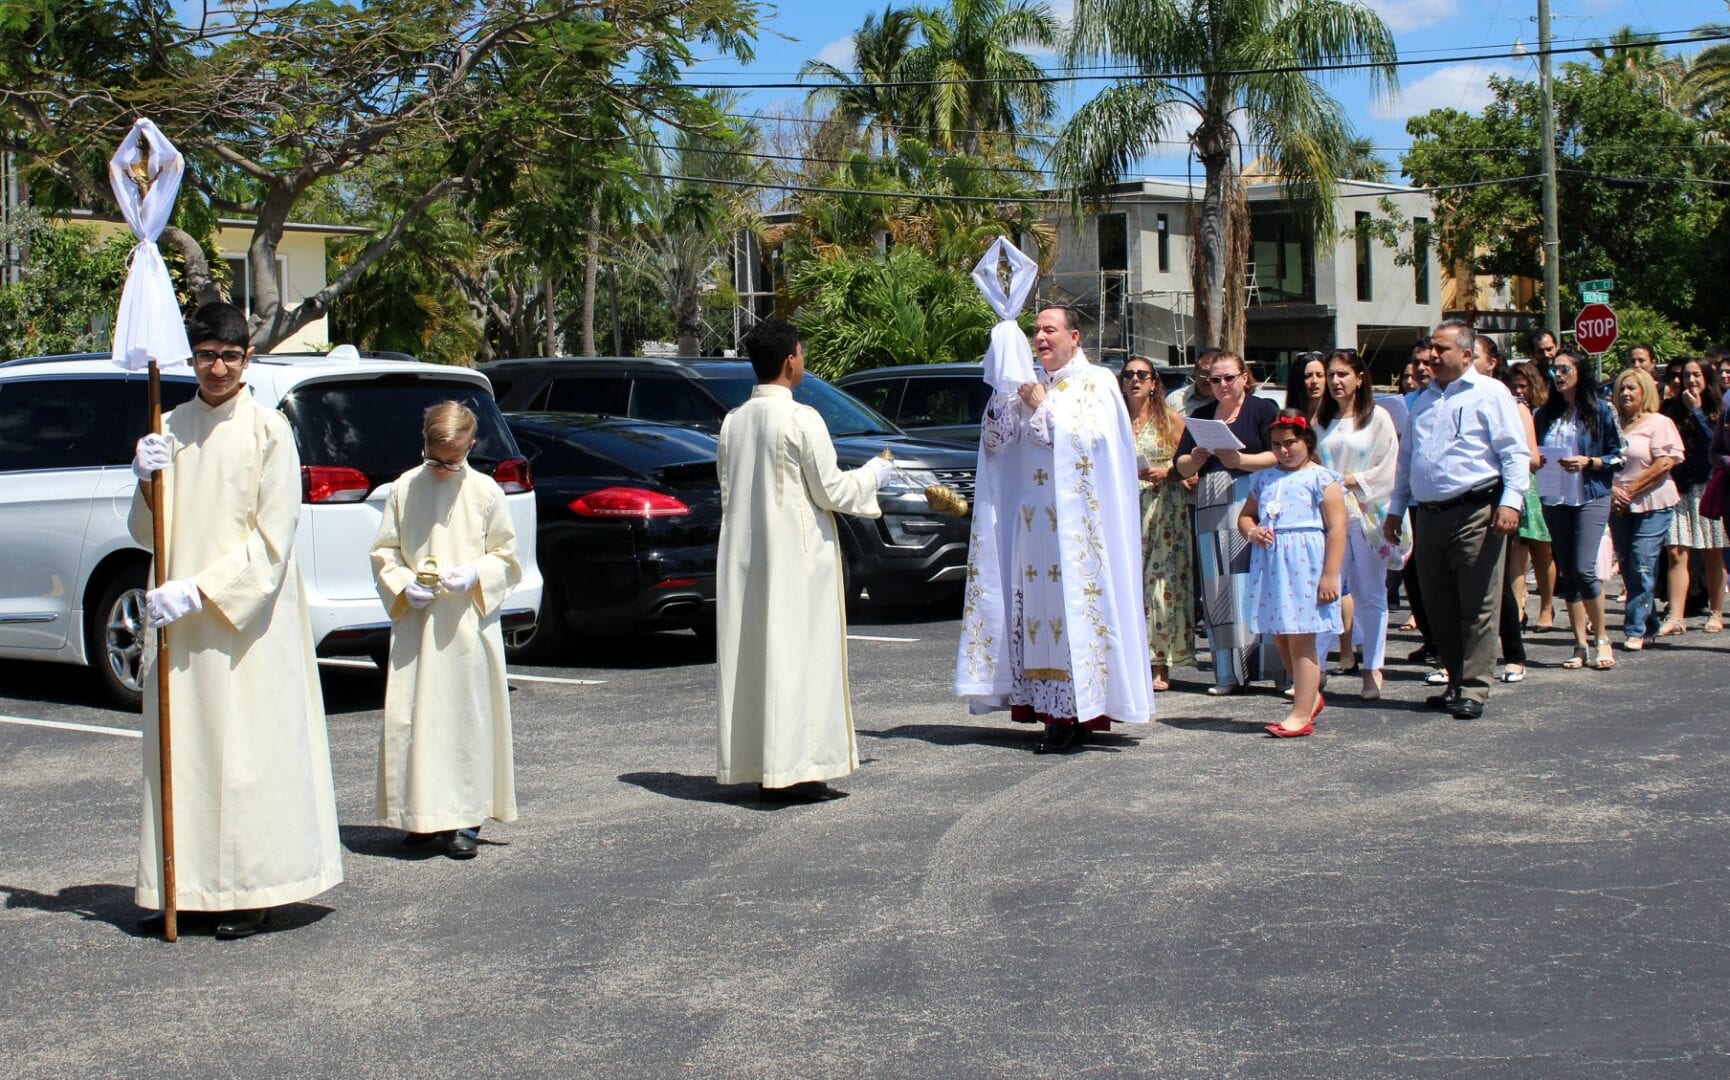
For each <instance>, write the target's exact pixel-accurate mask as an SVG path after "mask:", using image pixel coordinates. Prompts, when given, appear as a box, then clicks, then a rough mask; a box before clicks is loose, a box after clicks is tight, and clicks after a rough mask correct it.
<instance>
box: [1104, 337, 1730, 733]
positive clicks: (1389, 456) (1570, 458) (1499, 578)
mask: <svg viewBox="0 0 1730 1080" xmlns="http://www.w3.org/2000/svg"><path fill="white" fill-rule="evenodd" d="M1530 354H1531V359H1527V360H1519V361H1517V362H1513V363H1510V362H1509V361H1508V359H1507V358H1506V357H1505V356H1504V354H1503V352H1502V349H1501V347H1500V346H1499V345H1498V343H1497V342H1496V341H1495V339H1493V338H1492V337H1490V336H1489V335H1486V334H1479V333H1476V332H1475V331H1474V330H1473V329H1472V327H1471V326H1469V325H1468V324H1466V323H1464V322H1459V321H1454V320H1450V321H1449V322H1446V323H1443V324H1442V325H1441V326H1439V327H1437V328H1436V331H1435V332H1434V333H1433V334H1431V335H1429V336H1428V337H1426V338H1425V339H1423V340H1421V341H1419V342H1418V343H1416V345H1414V347H1413V349H1412V354H1411V359H1410V362H1409V363H1407V364H1406V365H1405V367H1404V369H1403V370H1402V371H1401V372H1400V373H1399V376H1398V379H1397V383H1396V386H1395V388H1394V390H1395V392H1394V393H1391V394H1382V395H1378V394H1377V393H1376V391H1375V388H1374V386H1373V379H1372V375H1371V373H1370V371H1369V369H1368V366H1367V364H1366V363H1365V361H1364V359H1363V357H1361V356H1360V355H1359V354H1358V352H1357V350H1355V349H1350V348H1338V349H1334V350H1332V351H1330V352H1306V353H1300V354H1298V355H1296V356H1294V357H1293V358H1292V359H1291V361H1290V363H1289V365H1288V369H1287V376H1288V377H1287V379H1286V383H1285V387H1284V397H1285V400H1284V405H1285V408H1284V409H1283V410H1281V409H1280V408H1279V406H1278V404H1277V403H1276V402H1274V401H1272V400H1269V399H1267V398H1265V397H1262V396H1257V395H1256V394H1255V385H1256V384H1255V380H1254V376H1253V375H1252V373H1251V372H1250V370H1249V367H1248V365H1247V364H1246V363H1245V361H1244V359H1243V358H1242V357H1241V356H1238V355H1237V354H1235V353H1230V352H1224V351H1221V350H1216V349H1210V350H1206V351H1204V352H1203V353H1202V354H1201V355H1200V356H1198V357H1197V360H1196V363H1195V367H1194V369H1193V373H1192V378H1191V380H1190V382H1189V383H1188V385H1186V386H1183V387H1181V388H1179V389H1177V390H1175V391H1173V392H1171V393H1170V394H1164V393H1162V390H1161V387H1160V384H1159V375H1158V370H1157V368H1156V367H1155V365H1154V364H1153V362H1152V361H1151V360H1149V359H1147V358H1146V357H1142V356H1132V357H1130V358H1129V360H1127V361H1126V362H1125V363H1124V365H1123V368H1122V370H1121V372H1120V382H1121V389H1122V393H1123V399H1124V403H1125V405H1126V407H1127V411H1128V413H1129V416H1130V423H1131V426H1132V429H1133V431H1134V435H1135V446H1136V451H1137V453H1138V455H1139V459H1138V464H1139V466H1140V467H1139V483H1140V490H1141V514H1142V556H1143V570H1144V579H1143V580H1144V587H1145V596H1144V606H1145V608H1146V612H1147V619H1146V622H1147V639H1148V645H1149V650H1150V655H1151V663H1152V675H1153V685H1154V688H1155V689H1156V690H1161V691H1163V690H1167V689H1169V688H1171V687H1172V685H1173V680H1172V670H1173V669H1174V668H1176V667H1182V666H1185V665H1194V664H1197V663H1198V662H1199V658H1200V657H1203V656H1205V657H1209V658H1210V663H1209V666H1210V667H1211V677H1212V678H1211V683H1212V684H1211V685H1210V686H1208V687H1207V692H1208V693H1209V694H1214V695H1224V694H1232V693H1236V692H1238V691H1239V690H1240V689H1242V688H1243V687H1245V686H1247V685H1249V684H1252V683H1256V682H1266V683H1270V684H1272V685H1273V686H1275V687H1278V688H1281V689H1283V690H1284V693H1285V694H1286V695H1287V697H1289V698H1291V699H1292V706H1291V709H1290V712H1289V715H1288V716H1287V717H1286V719H1285V720H1284V721H1282V722H1281V723H1279V724H1277V725H1270V730H1272V731H1273V733H1274V734H1276V735H1285V736H1290V735H1302V734H1308V733H1309V732H1310V731H1312V730H1313V722H1314V718H1315V717H1316V715H1317V714H1319V713H1320V711H1321V709H1322V708H1323V705H1324V701H1323V697H1322V694H1321V692H1320V689H1319V683H1320V682H1321V681H1322V679H1325V676H1322V677H1321V678H1315V677H1314V673H1315V672H1316V671H1317V670H1318V668H1320V667H1321V665H1325V664H1326V663H1327V661H1328V659H1329V657H1330V656H1331V655H1333V654H1334V653H1335V651H1336V650H1337V655H1338V666H1337V667H1335V668H1333V669H1332V673H1334V674H1346V675H1355V676H1357V677H1358V678H1360V679H1361V685H1359V686H1358V687H1357V689H1356V692H1357V693H1358V694H1359V695H1361V696H1362V697H1363V698H1365V699H1375V698H1377V697H1379V696H1380V695H1381V693H1382V688H1383V685H1384V682H1383V680H1384V674H1383V672H1384V668H1385V667H1386V665H1387V664H1388V663H1389V660H1390V658H1389V657H1388V655H1387V644H1388V640H1387V639H1388V633H1389V630H1390V619H1389V611H1390V608H1391V607H1392V606H1393V603H1392V601H1393V598H1395V597H1397V596H1398V595H1399V594H1400V592H1401V591H1403V592H1404V594H1405V598H1406V603H1407V606H1408V607H1409V609H1410V612H1411V618H1410V620H1408V621H1407V622H1406V623H1405V624H1403V625H1401V626H1399V627H1398V629H1399V630H1402V631H1416V632H1417V633H1418V634H1419V636H1420V638H1421V644H1420V645H1419V646H1418V648H1417V649H1415V650H1414V651H1413V652H1412V653H1411V654H1410V655H1408V656H1406V657H1405V658H1404V659H1405V661H1406V662H1408V663H1418V664H1423V665H1425V666H1427V667H1430V668H1431V669H1432V670H1431V671H1430V672H1429V673H1428V674H1427V675H1426V680H1427V681H1428V682H1429V683H1431V684H1432V685H1434V686H1437V687H1440V688H1441V689H1440V692H1439V693H1437V694H1436V695H1435V696H1434V697H1432V698H1430V699H1429V703H1430V704H1431V705H1432V706H1434V707H1436V708H1440V709H1444V710H1446V711H1448V712H1450V713H1451V714H1453V715H1456V716H1460V717H1462V718H1469V717H1473V716H1477V715H1481V713H1482V711H1483V707H1484V705H1485V703H1486V702H1487V700H1488V696H1489V689H1490V684H1491V683H1492V682H1500V683H1505V684H1507V683H1518V682H1521V681H1523V680H1524V679H1525V678H1526V664H1527V652H1526V637H1527V635H1528V634H1534V633H1543V632H1548V631H1553V630H1554V629H1556V627H1558V625H1560V626H1562V627H1565V628H1566V631H1567V632H1568V633H1569V634H1570V635H1571V638H1572V643H1571V649H1570V651H1569V653H1568V655H1567V656H1566V657H1565V658H1564V659H1563V660H1562V661H1561V663H1560V667H1561V668H1563V669H1567V670H1579V669H1587V668H1589V669H1592V670H1596V671H1608V670H1610V669H1611V668H1614V667H1615V666H1616V664H1617V654H1616V650H1615V648H1614V644H1613V639H1612V628H1611V623H1612V622H1613V621H1614V620H1615V618H1616V615H1615V612H1614V610H1613V605H1612V604H1610V603H1609V602H1608V598H1607V596H1606V583H1607V582H1608V581H1609V580H1611V579H1612V578H1613V577H1618V576H1619V578H1620V581H1621V584H1622V594H1621V596H1620V597H1619V601H1618V602H1619V604H1620V607H1621V609H1622V611H1621V631H1622V645H1623V648H1624V649H1625V650H1627V651H1639V650H1642V649H1645V648H1647V647H1649V646H1650V645H1651V643H1652V642H1653V641H1654V639H1658V638H1662V637H1668V636H1674V635H1678V634H1682V633H1685V632H1686V631H1687V630H1688V629H1689V619H1688V613H1689V611H1690V603H1691V599H1690V592H1691V587H1693V586H1695V585H1703V586H1704V588H1703V592H1704V597H1705V599H1704V603H1703V605H1702V606H1703V609H1704V612H1705V616H1706V617H1705V620H1704V622H1703V623H1702V624H1701V625H1700V629H1701V630H1702V631H1703V632H1705V633H1708V634H1716V633H1719V632H1721V631H1722V630H1723V624H1724V620H1723V611H1724V602H1725V595H1726V594H1725V576H1726V575H1725V565H1726V564H1725V559H1726V555H1727V554H1730V553H1727V552H1726V547H1727V540H1726V534H1725V525H1724V520H1723V494H1722V490H1719V491H1717V492H1713V491H1712V490H1710V489H1712V488H1715V487H1720V486H1721V485H1723V484H1724V483H1725V480H1724V479H1723V477H1724V476H1725V473H1726V471H1727V470H1730V422H1727V419H1726V417H1727V415H1730V410H1726V409H1725V407H1724V393H1725V386H1726V385H1727V383H1730V350H1726V349H1725V348H1723V347H1715V348H1713V349H1709V350H1707V352H1706V353H1705V354H1704V355H1703V356H1700V357H1691V356H1684V357H1676V358H1673V359H1671V360H1670V361H1669V363H1667V364H1664V365H1660V364H1659V363H1658V358H1657V351H1656V350H1655V349H1653V348H1652V347H1650V346H1645V345H1640V346H1635V347H1634V348H1633V349H1631V350H1630V356H1629V364H1628V366H1627V367H1626V368H1625V369H1624V370H1622V371H1621V372H1620V373H1619V374H1617V375H1616V377H1615V378H1614V380H1613V381H1612V382H1611V383H1610V384H1609V385H1608V386H1602V387H1601V386H1600V385H1599V383H1598V379H1597V375H1596V372H1597V366H1596V365H1595V364H1594V363H1593V362H1592V361H1590V360H1589V359H1587V358H1586V357H1584V356H1582V355H1580V354H1579V353H1577V352H1575V351H1573V350H1569V349H1561V348H1558V347H1557V344H1556V342H1555V340H1554V338H1553V337H1551V336H1550V335H1549V334H1547V333H1539V334H1538V335H1536V336H1535V337H1534V338H1533V339H1532V340H1531V342H1530ZM1197 418H1199V419H1204V420H1218V421H1222V422H1224V423H1225V424H1226V425H1227V427H1229V429H1230V430H1231V432H1232V433H1233V434H1234V435H1235V436H1236V437H1237V439H1238V441H1240V442H1241V443H1242V448H1241V449H1238V450H1227V451H1217V452H1210V451H1209V450H1207V449H1205V448H1202V447H1199V446H1198V445H1197V443H1196V440H1195V439H1194V437H1193V436H1192V435H1191V434H1190V433H1189V430H1188V424H1189V421H1191V420H1192V419H1197ZM1703 500H1704V501H1705V502H1706V503H1707V506H1706V508H1705V510H1702V501H1703ZM1336 533H1337V534H1339V535H1338V536H1336V535H1335V534H1336ZM1694 591H1695V592H1696V593H1698V592H1699V591H1701V590H1698V589H1696V590H1694ZM1534 596H1535V598H1536V603H1535V604H1534V603H1533V598H1534ZM1557 596H1559V597H1560V598H1561V600H1562V602H1563V608H1564V612H1565V614H1564V617H1563V619H1562V621H1561V622H1560V623H1558V622H1557V619H1556V614H1555V610H1554V600H1555V598H1556V597H1557ZM1695 602H1698V601H1695ZM1197 622H1199V623H1200V628H1201V631H1202V632H1203V633H1204V634H1205V637H1206V644H1207V648H1206V649H1205V650H1197V649H1196V648H1195V641H1196V626H1195V624H1196V623H1197ZM1498 657H1499V660H1500V664H1499V668H1500V670H1499V671H1497V670H1496V668H1497V666H1498V665H1497V663H1496V661H1497V659H1498Z"/></svg>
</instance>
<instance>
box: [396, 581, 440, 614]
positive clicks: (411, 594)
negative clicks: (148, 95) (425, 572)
mask: <svg viewBox="0 0 1730 1080" xmlns="http://www.w3.org/2000/svg"><path fill="white" fill-rule="evenodd" d="M402 594H403V595H404V596H406V597H408V606H409V607H411V608H416V609H419V608H423V607H426V606H427V605H428V604H430V603H432V602H433V597H434V596H436V595H438V594H437V593H435V592H433V591H432V590H431V589H429V588H427V587H426V586H425V585H422V584H421V583H420V582H418V581H411V582H409V583H408V588H406V589H404V590H403V591H402Z"/></svg>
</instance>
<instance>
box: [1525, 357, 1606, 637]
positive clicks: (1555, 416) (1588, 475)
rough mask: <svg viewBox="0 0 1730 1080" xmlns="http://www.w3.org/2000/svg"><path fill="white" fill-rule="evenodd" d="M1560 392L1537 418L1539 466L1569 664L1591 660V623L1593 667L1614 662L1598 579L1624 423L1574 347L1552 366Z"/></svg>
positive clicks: (1540, 484) (1558, 358)
mask: <svg viewBox="0 0 1730 1080" xmlns="http://www.w3.org/2000/svg"><path fill="white" fill-rule="evenodd" d="M1550 375H1551V377H1552V378H1553V379H1555V382H1556V393H1555V395H1554V396H1552V397H1551V398H1550V400H1549V401H1548V402H1546V403H1545V405H1544V407H1543V408H1541V409H1539V410H1538V414H1537V416H1536V417H1534V418H1533V420H1534V422H1535V423H1536V425H1537V429H1538V442H1539V444H1540V446H1541V449H1542V451H1543V454H1544V457H1545V459H1546V460H1545V463H1544V466H1543V468H1542V469H1540V470H1539V471H1538V483H1539V492H1538V497H1539V499H1540V500H1541V501H1542V502H1543V504H1544V521H1545V523H1546V524H1548V525H1549V528H1550V537H1551V543H1552V545H1553V546H1554V548H1555V554H1556V571H1557V581H1556V591H1557V592H1559V593H1561V594H1562V599H1563V600H1564V601H1566V602H1567V605H1568V621H1569V622H1570V623H1571V624H1572V626H1573V631H1574V655H1573V656H1572V657H1570V658H1569V659H1568V660H1566V661H1564V662H1563V664H1562V666H1563V667H1565V668H1583V667H1585V666H1586V653H1587V648H1588V645H1587V639H1586V626H1587V622H1588V621H1590V623H1591V627H1592V632H1593V633H1594V634H1595V635H1596V637H1597V646H1598V655H1597V657H1596V658H1595V659H1593V660H1592V667H1593V668H1595V669H1596V670H1598V671H1608V670H1609V669H1611V668H1613V667H1615V666H1616V657H1615V654H1614V653H1613V652H1612V651H1611V647H1610V632H1609V628H1608V627H1606V626H1605V625H1604V590H1603V586H1602V585H1601V584H1600V583H1599V581H1598V546H1599V544H1600V543H1602V541H1603V539H1604V530H1605V529H1606V528H1607V527H1608V525H1609V522H1610V484H1611V482H1612V481H1613V480H1614V479H1615V476H1616V470H1617V469H1620V468H1621V467H1622V459H1623V442H1622V429H1621V427H1620V425H1618V424H1617V423H1616V413H1615V412H1614V410H1612V409H1611V408H1610V405H1609V403H1608V402H1605V401H1600V400H1599V399H1598V381H1597V379H1596V378H1595V377H1594V376H1593V374H1592V368H1591V366H1590V365H1588V364H1586V363H1585V362H1584V361H1583V360H1582V359H1581V357H1580V355H1579V354H1578V353H1576V352H1573V351H1571V350H1570V351H1566V352H1563V353H1562V354H1561V355H1560V356H1558V357H1556V359H1555V362H1554V363H1552V364H1551V365H1550Z"/></svg>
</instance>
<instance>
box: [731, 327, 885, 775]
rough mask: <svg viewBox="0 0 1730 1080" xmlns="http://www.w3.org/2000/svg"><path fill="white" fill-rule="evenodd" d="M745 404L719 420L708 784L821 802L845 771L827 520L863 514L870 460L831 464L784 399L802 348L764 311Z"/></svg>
mask: <svg viewBox="0 0 1730 1080" xmlns="http://www.w3.org/2000/svg"><path fill="white" fill-rule="evenodd" d="M744 344H745V349H746V352H747V353H748V354H749V355H750V357H751V366H752V368H753V369H754V370H755V372H756V375H757V387H756V389H755V390H753V391H752V393H751V399H750V400H749V401H747V402H745V404H743V405H741V406H739V407H738V408H737V409H734V410H733V411H732V412H730V413H728V414H727V418H726V420H725V421H724V422H723V423H722V424H721V439H720V445H719V447H718V450H717V454H718V460H717V462H716V468H717V469H718V470H719V471H720V477H721V546H720V553H719V556H718V558H717V560H716V567H715V599H716V603H717V612H716V648H715V653H716V656H715V659H716V672H717V675H718V678H719V682H720V702H719V706H720V707H719V721H720V723H719V733H718V734H719V739H718V748H717V765H716V771H717V779H718V780H719V781H720V782H721V783H723V784H748V783H753V782H755V783H757V784H760V785H761V786H762V788H763V789H764V790H765V791H766V792H777V793H780V794H781V795H783V796H785V797H789V798H797V799H808V800H821V799H825V798H833V797H835V796H837V795H839V794H840V793H839V792H836V791H834V790H833V789H831V788H830V787H828V785H827V783H826V781H829V780H833V779H836V778H837V777H842V776H846V775H847V774H849V773H851V772H852V771H853V770H854V769H856V768H858V766H859V751H858V748H857V746H856V744H855V742H854V737H853V710H852V705H851V704H850V703H849V702H848V700H847V615H846V604H845V602H844V600H843V597H842V592H841V552H840V547H839V545H838V544H837V543H836V539H835V519H834V515H835V514H837V513H841V514H853V515H856V516H859V517H877V516H879V515H880V514H881V511H880V510H879V509H878V507H877V488H878V487H879V485H880V484H881V482H882V480H883V478H884V477H885V476H887V475H888V474H889V473H890V472H891V471H892V466H891V465H890V464H889V463H888V462H887V461H884V460H882V459H880V458H879V459H873V460H872V461H871V462H870V463H869V464H867V465H865V466H863V467H861V468H858V469H853V470H850V471H846V472H843V471H842V470H841V469H839V468H838V467H837V466H836V464H835V446H834V443H833V442H831V441H830V437H829V431H828V429H827V428H826V427H824V425H823V418H822V417H820V416H819V415H818V414H817V411H816V410H815V409H812V408H810V407H809V406H806V405H800V404H798V403H797V402H795V401H794V400H793V388H794V387H795V386H798V385H799V382H800V380H801V379H803V378H804V375H805V349H804V345H803V344H802V343H801V342H800V341H799V335H798V333H797V331H795V330H794V329H793V327H792V326H791V325H790V324H789V323H786V322H784V321H782V320H780V319H765V320H764V321H763V322H761V323H758V324H757V326H756V327H754V328H753V329H752V330H751V332H750V334H748V335H747V336H746V338H745V342H744Z"/></svg>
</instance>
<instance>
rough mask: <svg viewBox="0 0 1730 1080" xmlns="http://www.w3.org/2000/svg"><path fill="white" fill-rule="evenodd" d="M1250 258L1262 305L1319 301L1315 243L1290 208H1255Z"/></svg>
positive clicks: (1250, 237) (1252, 217)
mask: <svg viewBox="0 0 1730 1080" xmlns="http://www.w3.org/2000/svg"><path fill="white" fill-rule="evenodd" d="M1249 239H1250V261H1251V262H1252V263H1254V264H1255V280H1256V290H1257V292H1258V294H1259V296H1258V299H1259V300H1260V301H1261V303H1263V304H1282V303H1284V304H1313V303H1315V302H1316V279H1315V245H1314V244H1312V243H1311V242H1310V238H1309V237H1308V236H1307V235H1306V234H1305V233H1304V230H1303V228H1302V227H1301V226H1300V225H1299V224H1298V222H1297V219H1296V218H1294V217H1293V216H1292V215H1291V214H1290V213H1289V212H1288V211H1285V210H1282V209H1280V208H1278V207H1274V206H1268V207H1264V208H1258V207H1252V208H1251V210H1250V219H1249Z"/></svg>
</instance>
